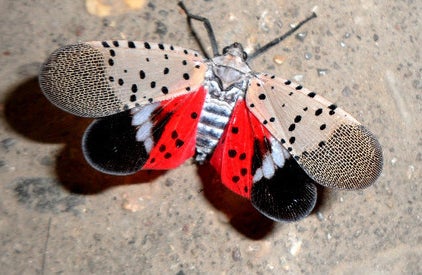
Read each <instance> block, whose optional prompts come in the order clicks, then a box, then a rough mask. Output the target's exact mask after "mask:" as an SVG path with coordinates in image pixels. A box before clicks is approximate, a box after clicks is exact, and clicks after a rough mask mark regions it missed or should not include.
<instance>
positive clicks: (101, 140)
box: [82, 111, 148, 175]
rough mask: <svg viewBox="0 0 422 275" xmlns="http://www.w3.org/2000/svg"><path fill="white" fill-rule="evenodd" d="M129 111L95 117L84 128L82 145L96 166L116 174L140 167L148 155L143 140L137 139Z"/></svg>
mask: <svg viewBox="0 0 422 275" xmlns="http://www.w3.org/2000/svg"><path fill="white" fill-rule="evenodd" d="M129 112H130V111H126V112H122V113H118V114H115V115H112V116H108V117H104V118H100V119H97V120H95V121H94V122H93V123H91V125H90V126H89V127H88V129H87V130H86V131H85V134H84V137H83V140H82V149H83V153H84V156H85V158H86V159H87V161H88V162H89V163H90V164H91V165H92V166H93V167H94V168H95V169H97V170H99V171H101V172H104V173H107V174H114V175H127V174H133V173H135V172H137V171H139V170H140V169H141V168H142V166H143V165H144V164H145V162H146V161H147V159H148V153H147V152H146V150H145V146H144V144H143V142H138V141H136V139H135V136H136V129H135V127H133V126H132V125H131V121H132V117H131V116H130V113H129Z"/></svg>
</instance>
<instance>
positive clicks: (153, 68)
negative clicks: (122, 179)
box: [39, 40, 207, 117]
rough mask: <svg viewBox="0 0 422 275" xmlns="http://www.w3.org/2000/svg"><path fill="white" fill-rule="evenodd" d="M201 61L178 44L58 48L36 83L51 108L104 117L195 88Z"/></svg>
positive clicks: (118, 43)
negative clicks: (177, 45) (54, 106)
mask: <svg viewBox="0 0 422 275" xmlns="http://www.w3.org/2000/svg"><path fill="white" fill-rule="evenodd" d="M206 70H207V65H206V64H205V63H204V59H203V57H201V56H200V55H199V54H198V53H197V52H195V51H192V50H187V49H183V48H180V47H176V46H172V45H167V44H155V43H148V42H135V41H122V40H119V41H103V42H99V41H95V42H86V43H78V44H74V45H68V46H64V47H62V48H60V49H58V50H56V51H55V52H53V53H52V54H51V56H50V57H49V59H48V60H47V61H46V63H45V64H44V65H43V66H42V68H41V72H40V75H39V82H40V86H41V89H42V91H43V92H44V94H45V95H46V97H47V98H48V99H49V100H50V101H51V102H52V103H53V104H55V105H56V106H58V107H60V108H62V109H64V110H65V111H67V112H70V113H72V114H75V115H78V116H83V117H104V116H109V115H112V114H115V113H118V112H122V111H124V110H128V109H130V108H133V107H136V106H140V105H144V104H147V103H154V102H159V101H162V100H168V99H171V98H174V97H177V96H180V95H183V94H187V93H190V92H194V91H197V90H198V89H199V87H200V86H201V85H202V83H203V81H204V76H205V72H206Z"/></svg>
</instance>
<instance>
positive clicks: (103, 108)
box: [39, 43, 123, 117]
mask: <svg viewBox="0 0 422 275" xmlns="http://www.w3.org/2000/svg"><path fill="white" fill-rule="evenodd" d="M106 77H107V75H106V67H105V60H104V55H103V53H102V52H101V51H100V50H99V49H97V48H95V47H93V46H91V45H89V44H87V43H79V44H74V45H68V46H64V47H62V48H60V49H57V50H56V51H54V52H53V53H52V54H51V55H50V57H49V58H48V59H47V61H46V62H45V63H44V64H43V66H42V67H41V71H40V74H39V83H40V87H41V90H42V91H43V92H44V94H45V96H46V97H47V98H48V99H49V100H50V101H51V102H52V103H53V104H54V105H56V106H57V107H59V108H61V109H63V110H65V111H67V112H69V113H71V114H74V115H78V116H82V117H101V116H107V115H112V114H115V113H117V112H120V111H122V106H123V104H122V102H121V101H120V100H119V99H118V98H117V97H116V96H115V93H114V91H113V89H112V87H111V86H110V83H109V82H108V80H107V79H106Z"/></svg>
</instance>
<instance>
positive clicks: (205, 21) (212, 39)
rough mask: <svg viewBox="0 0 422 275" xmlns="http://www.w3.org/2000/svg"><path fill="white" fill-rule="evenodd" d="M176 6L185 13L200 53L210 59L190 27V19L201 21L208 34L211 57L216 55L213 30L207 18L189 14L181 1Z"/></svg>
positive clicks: (216, 47) (190, 26)
mask: <svg viewBox="0 0 422 275" xmlns="http://www.w3.org/2000/svg"><path fill="white" fill-rule="evenodd" d="M178 5H179V7H181V8H182V10H183V11H184V12H185V13H186V16H187V19H188V24H189V28H190V29H191V32H192V35H193V36H194V37H195V39H196V40H197V41H198V43H199V46H200V48H201V50H202V52H203V53H204V55H205V56H206V57H207V58H210V57H209V56H207V54H206V52H205V50H204V49H205V48H204V46H203V45H202V43H201V41H200V39H199V38H198V35H197V34H196V32H195V31H194V29H193V27H192V19H195V20H198V21H201V22H202V23H204V27H205V29H206V31H207V33H208V38H209V39H210V41H211V47H212V53H213V56H216V55H218V45H217V40H216V39H215V35H214V31H213V29H212V26H211V23H210V21H209V20H208V19H207V18H205V17H202V16H198V15H194V14H191V13H190V12H189V11H188V10H187V9H186V6H185V4H184V3H183V2H182V1H180V2H179V3H178Z"/></svg>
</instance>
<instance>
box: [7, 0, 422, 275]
mask: <svg viewBox="0 0 422 275" xmlns="http://www.w3.org/2000/svg"><path fill="white" fill-rule="evenodd" d="M100 2H101V1H89V0H87V1H86V3H85V2H84V1H82V0H79V1H45V0H44V1H42V0H36V1H29V0H22V1H7V0H2V1H0V6H1V8H0V22H1V24H0V35H1V43H0V54H1V58H0V79H1V82H0V104H1V105H0V108H1V117H0V120H1V122H0V141H1V143H0V179H1V186H0V188H1V192H0V211H1V216H0V243H1V246H0V271H1V272H0V273H2V274H56V273H57V274H78V273H80V274H88V273H89V274H199V273H201V274H204V273H209V274H235V273H240V272H242V273H247V274H249V273H250V274H272V273H274V274H275V273H280V272H282V273H286V274H299V273H313V274H421V273H422V268H421V264H420V262H421V258H422V257H421V256H422V248H421V237H422V234H421V232H422V230H421V202H420V198H421V162H422V139H421V136H422V133H421V122H420V119H421V109H422V108H421V107H422V93H421V91H422V78H421V72H422V65H421V60H420V55H421V51H420V36H421V25H420V22H419V21H420V15H421V8H422V4H421V2H419V1H374V0H366V1H357V0H354V1H348V2H344V1H304V0H299V1H282V0H256V1H249V0H232V1H220V0H210V1H202V0H201V1H199V0H198V1H190V0H186V5H187V6H188V7H190V9H191V10H192V12H194V13H197V14H201V15H203V16H205V17H208V18H209V19H210V20H211V21H212V23H213V26H214V28H215V30H216V35H217V39H218V41H219V43H220V45H221V46H223V45H228V44H230V43H232V42H234V41H238V42H241V43H242V44H243V45H244V46H245V47H246V49H247V50H252V49H253V48H254V47H256V46H257V45H260V44H261V45H262V44H264V43H265V42H267V41H269V40H271V39H272V38H274V37H276V36H278V35H279V34H281V33H282V32H285V31H286V30H288V29H289V24H291V23H295V22H297V21H299V20H300V19H302V18H304V17H306V16H307V15H309V14H310V13H311V10H312V9H313V8H314V6H316V5H317V8H318V9H317V13H318V16H319V17H318V18H317V19H316V20H314V21H312V23H309V24H308V25H306V26H305V27H303V29H302V30H301V31H302V32H303V33H306V34H307V35H306V37H305V38H304V39H298V38H295V37H291V38H289V39H288V40H286V41H285V42H284V43H283V44H282V45H279V46H277V47H274V48H273V49H272V50H270V51H269V52H267V53H266V54H265V55H263V56H262V57H259V58H257V60H254V62H253V63H252V64H250V65H251V66H252V67H253V68H254V70H256V71H259V72H261V71H262V72H264V71H265V72H270V73H273V74H276V75H279V76H282V77H284V78H290V79H294V80H296V81H298V82H300V83H301V84H303V85H304V86H305V87H309V88H311V89H313V90H315V91H317V92H318V93H319V94H321V95H323V96H325V97H326V98H328V99H330V100H332V101H334V102H336V103H337V104H338V105H339V106H342V107H343V108H344V109H345V110H347V111H349V112H350V113H351V114H353V115H354V116H355V117H356V118H357V119H358V120H360V121H361V122H362V123H363V124H365V125H366V126H367V127H368V128H369V129H371V131H373V132H374V133H375V134H376V136H377V137H379V140H380V142H381V144H382V146H383V151H384V170H383V172H382V175H381V176H380V178H379V180H378V181H377V183H376V184H375V185H374V186H372V187H370V188H368V189H366V190H363V191H356V192H350V191H349V192H348V191H336V190H327V189H323V188H321V190H320V196H319V200H318V205H317V207H316V209H315V211H314V212H313V213H312V214H311V215H310V216H309V217H308V218H306V219H305V220H303V221H300V222H298V223H290V224H276V223H273V222H271V221H269V220H267V219H266V218H264V217H262V216H261V215H260V214H258V213H257V212H256V211H255V210H254V209H253V208H252V207H251V206H250V204H249V202H248V201H245V200H243V199H240V198H238V197H236V196H235V195H233V194H231V193H230V192H229V191H227V190H226V189H225V188H224V187H223V186H222V185H221V184H220V183H219V182H218V179H217V177H216V176H215V175H212V176H210V170H209V168H207V167H198V166H196V165H195V164H193V163H192V162H191V161H188V162H186V163H185V164H184V165H182V166H181V167H179V168H177V169H175V170H172V171H168V172H141V173H139V174H136V175H134V176H130V177H115V176H107V175H103V174H101V173H99V172H97V171H94V170H93V169H92V168H91V167H90V166H89V165H88V164H87V163H86V162H85V160H84V159H83V156H82V154H81V148H80V139H81V136H82V134H83V131H84V129H85V128H86V126H87V125H88V124H89V123H90V120H89V119H82V118H77V117H74V116H71V115H69V114H67V113H65V112H63V111H61V110H59V109H57V108H55V107H53V106H52V105H51V104H50V103H49V102H48V101H47V100H46V99H45V98H44V96H43V95H42V94H41V91H40V89H39V87H38V82H37V78H36V77H37V73H38V68H39V66H40V64H41V63H42V62H43V61H44V60H45V59H46V58H47V56H48V55H49V54H50V53H51V52H52V51H53V50H55V49H56V48H58V47H59V46H62V45H65V44H70V43H74V42H77V41H90V40H106V39H131V40H147V41H155V42H160V41H161V42H167V43H173V44H175V45H180V46H183V47H187V48H193V49H197V48H198V45H197V43H196V42H195V40H193V39H192V37H191V36H190V34H189V32H188V27H187V24H186V21H185V17H184V15H183V14H182V13H181V12H180V9H179V8H178V7H177V5H176V1H164V0H157V1H152V0H151V1H150V2H148V3H146V4H145V5H144V6H143V7H141V8H139V9H136V7H135V6H134V5H136V4H137V3H139V2H140V1H128V0H127V1H123V0H120V1H117V0H116V1H102V2H103V6H98V4H99V3H100ZM112 2H114V4H113V5H114V6H113V7H111V8H110V7H109V6H107V5H111V4H110V3H112ZM125 2H126V4H125ZM141 2H142V1H141ZM96 4H97V6H96V9H93V6H92V5H94V6H95V5H96ZM86 5H88V6H89V8H87V7H86ZM107 13H109V15H106V14H107ZM102 15H106V16H104V17H101V16H102ZM200 27H201V26H199V25H198V28H197V29H198V30H199V29H201V28H200ZM200 34H201V35H204V32H203V31H200ZM203 37H205V36H203ZM302 40H303V41H302ZM207 50H208V51H209V50H210V48H208V49H207Z"/></svg>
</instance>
